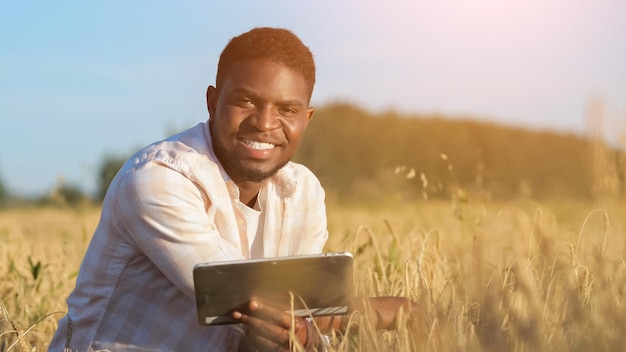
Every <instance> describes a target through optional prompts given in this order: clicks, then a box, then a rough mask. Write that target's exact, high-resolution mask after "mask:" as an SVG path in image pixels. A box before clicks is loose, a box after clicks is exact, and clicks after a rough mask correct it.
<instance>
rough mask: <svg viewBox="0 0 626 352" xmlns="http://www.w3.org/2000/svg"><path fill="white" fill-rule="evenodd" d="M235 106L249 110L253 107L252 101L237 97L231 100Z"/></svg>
mask: <svg viewBox="0 0 626 352" xmlns="http://www.w3.org/2000/svg"><path fill="white" fill-rule="evenodd" d="M233 102H234V104H235V105H237V106H239V107H242V108H250V107H253V106H254V101H253V100H252V99H250V98H248V97H238V98H235V99H233Z"/></svg>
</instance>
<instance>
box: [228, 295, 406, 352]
mask: <svg viewBox="0 0 626 352" xmlns="http://www.w3.org/2000/svg"><path fill="white" fill-rule="evenodd" d="M416 308H417V306H416V304H415V303H413V302H412V301H411V300H409V299H407V298H404V297H371V298H363V299H357V306H356V307H355V310H356V311H359V312H361V313H363V314H364V315H365V316H366V317H372V319H374V322H373V325H374V327H375V328H376V330H393V329H396V328H397V327H398V317H399V315H400V314H403V313H404V314H409V315H411V314H415V313H416V312H415V311H416ZM233 318H235V319H239V320H240V321H241V322H242V323H244V324H246V325H247V326H248V328H249V329H248V332H247V335H248V338H249V339H250V341H251V342H252V344H253V345H254V346H255V347H256V348H257V349H259V351H289V350H290V348H291V344H292V343H293V341H292V339H293V338H295V339H297V340H298V343H299V344H300V345H301V346H303V347H304V349H305V350H306V351H309V350H313V349H317V350H321V349H320V347H321V343H322V340H321V338H320V336H319V335H318V333H317V328H319V331H320V332H321V333H322V334H328V333H330V332H331V331H332V330H337V331H344V332H345V331H346V329H348V328H350V329H354V328H357V327H358V322H356V325H351V326H349V327H348V326H347V325H348V320H349V317H348V316H330V317H318V318H316V319H315V323H316V325H317V328H315V327H313V326H312V324H311V323H310V322H308V321H307V320H306V319H304V318H302V317H294V316H292V315H291V314H289V313H287V312H285V311H284V310H281V309H278V308H276V307H272V306H269V305H267V304H264V303H262V302H259V301H254V300H253V301H251V302H250V303H249V305H248V309H247V310H246V311H245V312H243V311H238V312H234V313H233Z"/></svg>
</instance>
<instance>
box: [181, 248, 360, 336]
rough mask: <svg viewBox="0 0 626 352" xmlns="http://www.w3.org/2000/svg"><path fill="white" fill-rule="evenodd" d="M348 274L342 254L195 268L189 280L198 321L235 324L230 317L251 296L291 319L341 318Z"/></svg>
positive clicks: (348, 293)
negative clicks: (285, 312) (279, 310)
mask: <svg viewBox="0 0 626 352" xmlns="http://www.w3.org/2000/svg"><path fill="white" fill-rule="evenodd" d="M353 271H354V268H353V257H352V254H350V253H348V252H341V253H325V254H319V255H304V256H291V257H279V258H265V259H253V260H240V261H228V262H216V263H201V264H197V265H195V266H194V268H193V280H194V290H195V294H196V305H197V311H198V322H199V323H200V324H202V325H221V324H235V323H240V321H238V320H234V319H233V318H232V317H231V313H232V312H233V311H234V310H236V309H245V308H243V307H245V306H246V304H247V303H248V302H249V301H250V300H251V299H252V298H255V299H258V300H260V301H261V302H266V303H268V304H271V305H273V306H276V307H282V308H283V309H284V310H285V311H287V312H293V314H294V315H297V316H323V315H341V314H347V313H348V312H349V310H350V307H351V305H352V298H353V294H354V293H353ZM291 297H293V305H292V299H291ZM292 308H293V309H292Z"/></svg>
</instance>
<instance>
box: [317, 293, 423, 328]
mask: <svg viewBox="0 0 626 352" xmlns="http://www.w3.org/2000/svg"><path fill="white" fill-rule="evenodd" d="M415 308H416V305H415V303H414V302H412V301H411V300H409V299H407V298H404V297H369V298H363V297H358V298H356V299H355V300H354V306H353V310H354V311H355V312H358V313H359V316H358V317H355V318H354V319H351V315H337V316H328V317H318V318H316V319H315V322H316V324H317V327H318V328H319V331H320V333H322V334H330V333H331V332H332V331H339V332H341V333H344V332H345V331H346V330H348V329H355V328H358V327H359V325H360V324H361V321H362V319H372V325H373V326H374V327H375V329H376V330H393V329H396V328H397V326H398V317H399V315H400V314H401V313H400V312H401V311H403V312H404V314H410V313H412V312H413V311H414V310H415Z"/></svg>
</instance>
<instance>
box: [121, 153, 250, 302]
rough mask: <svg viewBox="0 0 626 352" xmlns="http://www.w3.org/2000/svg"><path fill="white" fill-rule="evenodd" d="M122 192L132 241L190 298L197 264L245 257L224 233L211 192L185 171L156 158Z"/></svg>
mask: <svg viewBox="0 0 626 352" xmlns="http://www.w3.org/2000/svg"><path fill="white" fill-rule="evenodd" d="M116 191H117V194H118V197H119V199H120V200H119V202H118V203H117V206H118V208H117V209H116V212H117V216H118V218H119V219H120V224H121V226H122V227H124V230H125V231H124V232H126V233H127V234H128V235H129V237H130V241H132V242H134V245H135V246H136V248H137V250H138V251H139V252H140V253H143V254H144V255H145V256H146V257H147V258H148V259H149V260H151V261H152V262H153V263H154V265H155V266H156V267H158V268H159V270H160V271H161V272H162V273H163V274H164V275H165V276H166V277H167V278H168V279H169V280H170V281H171V282H172V283H174V284H175V285H176V286H177V287H178V288H179V289H180V290H181V291H182V292H184V294H185V295H187V296H188V297H190V298H192V299H194V297H195V295H194V290H193V266H194V265H196V264H198V263H201V262H208V261H222V260H235V259H243V256H242V254H241V252H240V250H239V248H238V246H237V245H236V244H234V243H231V242H229V241H227V240H226V239H224V238H222V237H221V236H220V234H219V233H218V231H217V227H216V225H215V223H214V220H213V219H211V217H210V216H209V215H208V212H207V211H208V209H209V206H210V204H211V203H210V200H209V199H208V197H207V196H206V194H205V193H204V192H202V191H201V190H200V188H199V187H197V185H196V184H194V183H193V182H192V181H191V180H190V179H189V178H187V177H185V176H184V175H183V174H181V173H180V172H178V171H176V170H174V169H172V168H169V167H167V166H166V165H163V164H159V163H155V162H152V163H151V164H149V165H148V166H144V167H141V168H138V169H133V170H131V171H129V172H128V173H127V174H126V175H124V177H123V179H122V180H121V182H120V184H119V186H118V188H117V190H116Z"/></svg>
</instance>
